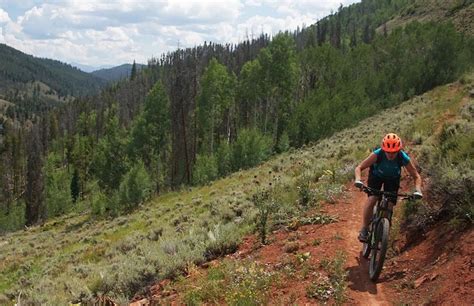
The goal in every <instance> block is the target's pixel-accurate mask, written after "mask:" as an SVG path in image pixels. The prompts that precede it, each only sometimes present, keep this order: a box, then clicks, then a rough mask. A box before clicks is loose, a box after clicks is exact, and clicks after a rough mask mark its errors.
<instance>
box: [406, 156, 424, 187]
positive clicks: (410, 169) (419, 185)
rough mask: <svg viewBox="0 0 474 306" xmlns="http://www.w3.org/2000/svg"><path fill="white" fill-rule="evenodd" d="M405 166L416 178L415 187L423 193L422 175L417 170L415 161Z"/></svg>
mask: <svg viewBox="0 0 474 306" xmlns="http://www.w3.org/2000/svg"><path fill="white" fill-rule="evenodd" d="M405 168H406V169H407V171H408V173H410V175H411V176H412V177H413V179H414V180H415V189H416V191H418V192H420V193H421V176H420V174H419V173H418V171H417V170H416V168H415V166H413V163H412V162H411V161H410V162H409V163H408V164H407V165H406V166H405Z"/></svg>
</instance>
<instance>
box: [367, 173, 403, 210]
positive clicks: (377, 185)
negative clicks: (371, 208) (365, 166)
mask: <svg viewBox="0 0 474 306" xmlns="http://www.w3.org/2000/svg"><path fill="white" fill-rule="evenodd" d="M367 185H368V186H369V187H370V188H374V189H377V190H381V188H382V185H383V191H387V192H393V193H397V192H398V189H399V188H400V178H399V177H398V178H393V179H387V178H381V177H378V176H376V175H373V174H372V172H369V179H368V182H367ZM368 195H369V196H372V195H374V194H372V193H371V192H369V193H368ZM390 200H391V201H390V202H392V203H394V204H395V203H396V202H397V197H390Z"/></svg>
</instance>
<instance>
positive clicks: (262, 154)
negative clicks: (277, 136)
mask: <svg viewBox="0 0 474 306" xmlns="http://www.w3.org/2000/svg"><path fill="white" fill-rule="evenodd" d="M271 148H272V139H271V137H269V136H265V135H262V134H261V133H260V132H259V131H258V130H257V129H242V130H240V131H239V135H238V136H237V140H236V141H235V143H234V144H233V145H232V168H233V169H234V170H239V169H247V168H250V167H253V166H255V165H258V164H259V163H261V162H262V161H264V160H266V159H267V158H268V157H269V156H270V154H271V153H272V151H271Z"/></svg>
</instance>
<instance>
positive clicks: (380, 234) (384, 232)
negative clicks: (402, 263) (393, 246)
mask: <svg viewBox="0 0 474 306" xmlns="http://www.w3.org/2000/svg"><path fill="white" fill-rule="evenodd" d="M389 230H390V222H389V221H388V219H387V218H382V219H380V221H379V222H378V224H377V226H376V227H375V230H374V233H373V235H375V237H374V243H373V246H372V252H371V255H370V264H369V276H370V279H371V280H372V281H374V282H375V281H377V279H378V278H379V276H380V272H382V268H383V263H384V260H385V255H386V254H387V247H388V234H389Z"/></svg>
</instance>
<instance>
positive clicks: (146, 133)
mask: <svg viewBox="0 0 474 306" xmlns="http://www.w3.org/2000/svg"><path fill="white" fill-rule="evenodd" d="M170 118H171V113H170V101H169V98H168V96H167V94H166V92H165V89H164V86H163V84H162V82H161V81H158V82H157V83H156V84H155V85H154V86H153V88H152V89H151V90H150V92H149V93H148V96H147V97H146V99H145V107H144V110H143V113H142V114H141V115H140V116H139V117H138V118H137V119H136V120H135V122H134V125H133V128H132V131H131V140H130V144H129V151H130V152H131V153H132V156H134V157H135V158H138V159H140V160H142V161H143V162H144V164H145V167H146V168H147V169H148V171H150V173H152V179H153V180H154V181H155V185H156V192H159V190H160V186H161V185H162V184H164V183H165V182H166V181H167V169H166V167H167V164H168V160H169V154H170V152H169V151H170V136H171V120H170Z"/></svg>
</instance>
